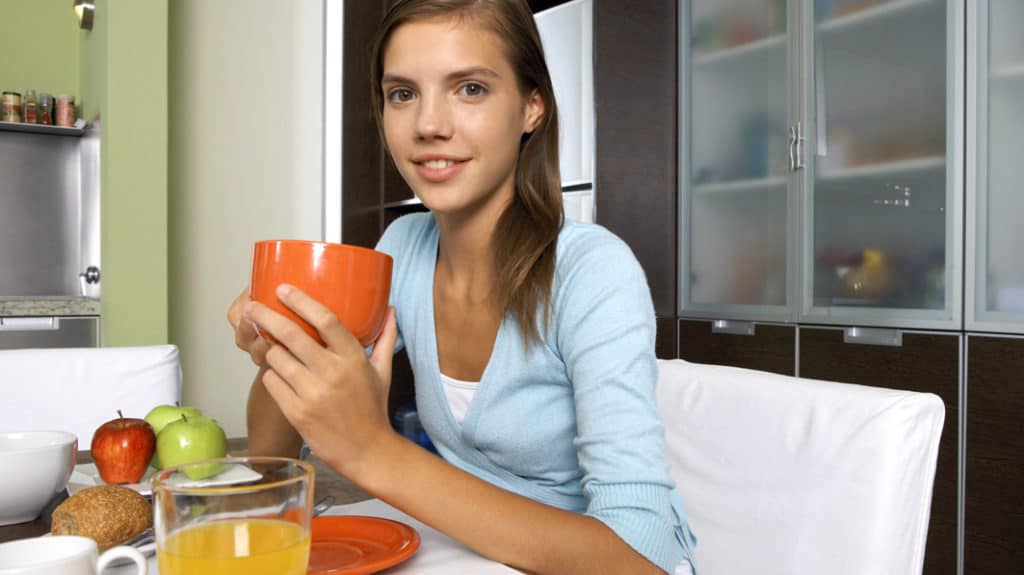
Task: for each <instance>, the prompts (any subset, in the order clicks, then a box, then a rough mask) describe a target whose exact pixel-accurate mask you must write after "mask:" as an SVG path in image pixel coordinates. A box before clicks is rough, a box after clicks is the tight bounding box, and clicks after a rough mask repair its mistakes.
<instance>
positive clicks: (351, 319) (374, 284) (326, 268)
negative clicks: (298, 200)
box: [249, 240, 392, 347]
mask: <svg viewBox="0 0 1024 575" xmlns="http://www.w3.org/2000/svg"><path fill="white" fill-rule="evenodd" d="M391 266H392V260H391V256H389V255H387V254H385V253H382V252H378V251H376V250H371V249H369V248H362V247H359V246H352V245H347V244H332V243H327V242H314V241H307V240H264V241H259V242H256V245H255V246H254V247H253V250H252V278H251V279H250V281H249V297H251V298H252V299H253V300H254V301H258V302H260V303H262V304H263V305H265V306H267V307H269V308H271V309H273V310H274V311H276V312H277V313H279V314H281V315H284V316H285V317H287V318H289V319H291V320H292V321H294V322H295V323H297V324H299V325H300V326H302V329H304V330H305V331H306V333H308V334H309V335H310V336H312V337H313V338H315V339H316V340H317V341H318V342H320V345H325V344H324V341H323V339H321V338H320V334H319V333H317V331H316V328H314V327H313V326H311V325H309V324H308V323H306V322H305V321H304V320H303V319H301V318H300V317H299V316H298V315H296V314H295V312H293V311H292V310H290V309H288V307H286V306H285V305H284V304H283V303H281V302H280V301H279V300H278V299H277V293H276V291H275V290H276V289H277V286H278V285H280V284H283V283H286V284H291V285H293V286H295V287H297V288H299V289H300V290H302V291H304V292H306V293H307V294H309V295H310V297H312V298H313V299H315V300H317V301H318V302H320V303H321V304H323V305H324V306H326V307H327V308H328V309H330V310H331V311H332V312H334V315H336V316H338V320H339V321H341V323H342V325H344V326H345V327H346V328H348V330H349V331H350V332H352V335H354V336H355V337H356V339H358V340H359V343H360V344H362V346H363V347H366V346H368V345H370V344H371V343H373V342H374V341H376V339H377V336H378V335H380V331H381V329H382V328H383V327H384V317H385V315H386V314H387V310H388V297H389V295H390V293H391ZM260 336H261V337H264V338H266V339H267V340H268V341H270V342H272V343H273V342H274V339H273V337H271V336H270V334H268V333H265V331H263V332H260Z"/></svg>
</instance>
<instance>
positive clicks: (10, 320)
mask: <svg viewBox="0 0 1024 575" xmlns="http://www.w3.org/2000/svg"><path fill="white" fill-rule="evenodd" d="M59 329H60V318H59V317H50V316H47V317H4V318H0V331H56V330H59Z"/></svg>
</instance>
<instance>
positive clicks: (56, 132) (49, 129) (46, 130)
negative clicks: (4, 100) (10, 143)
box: [0, 122, 85, 137]
mask: <svg viewBox="0 0 1024 575" xmlns="http://www.w3.org/2000/svg"><path fill="white" fill-rule="evenodd" d="M0 132H25V133H29V134H46V135H49V136H74V137H80V136H81V135H82V134H84V133H85V129H84V128H62V127H60V126H48V125H46V124H25V123H19V122H0Z"/></svg>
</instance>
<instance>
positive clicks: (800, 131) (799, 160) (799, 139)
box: [793, 122, 804, 172]
mask: <svg viewBox="0 0 1024 575" xmlns="http://www.w3.org/2000/svg"><path fill="white" fill-rule="evenodd" d="M795 135H796V137H795V145H794V147H795V148H796V159H795V161H794V163H793V166H794V167H793V171H794V172H795V171H797V170H802V169H804V127H803V124H802V123H801V122H797V123H796V131H795Z"/></svg>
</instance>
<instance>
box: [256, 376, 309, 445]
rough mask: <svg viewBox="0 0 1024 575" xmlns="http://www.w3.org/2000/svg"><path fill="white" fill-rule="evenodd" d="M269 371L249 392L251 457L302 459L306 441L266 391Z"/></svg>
mask: <svg viewBox="0 0 1024 575" xmlns="http://www.w3.org/2000/svg"><path fill="white" fill-rule="evenodd" d="M266 370H267V368H260V371H259V373H257V374H256V378H255V379H254V380H253V382H252V386H251V387H250V388H249V402H248V404H247V405H246V410H245V418H246V427H247V430H248V442H249V454H250V455H276V456H282V457H298V456H299V451H301V450H302V437H301V436H300V435H299V433H298V432H297V431H295V428H294V427H292V424H291V423H289V422H288V420H287V419H286V418H285V416H284V414H283V413H281V409H280V408H279V407H278V406H277V403H276V402H275V401H274V398H272V397H271V396H270V394H269V393H267V390H266V388H265V387H263V374H264V372H266Z"/></svg>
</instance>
